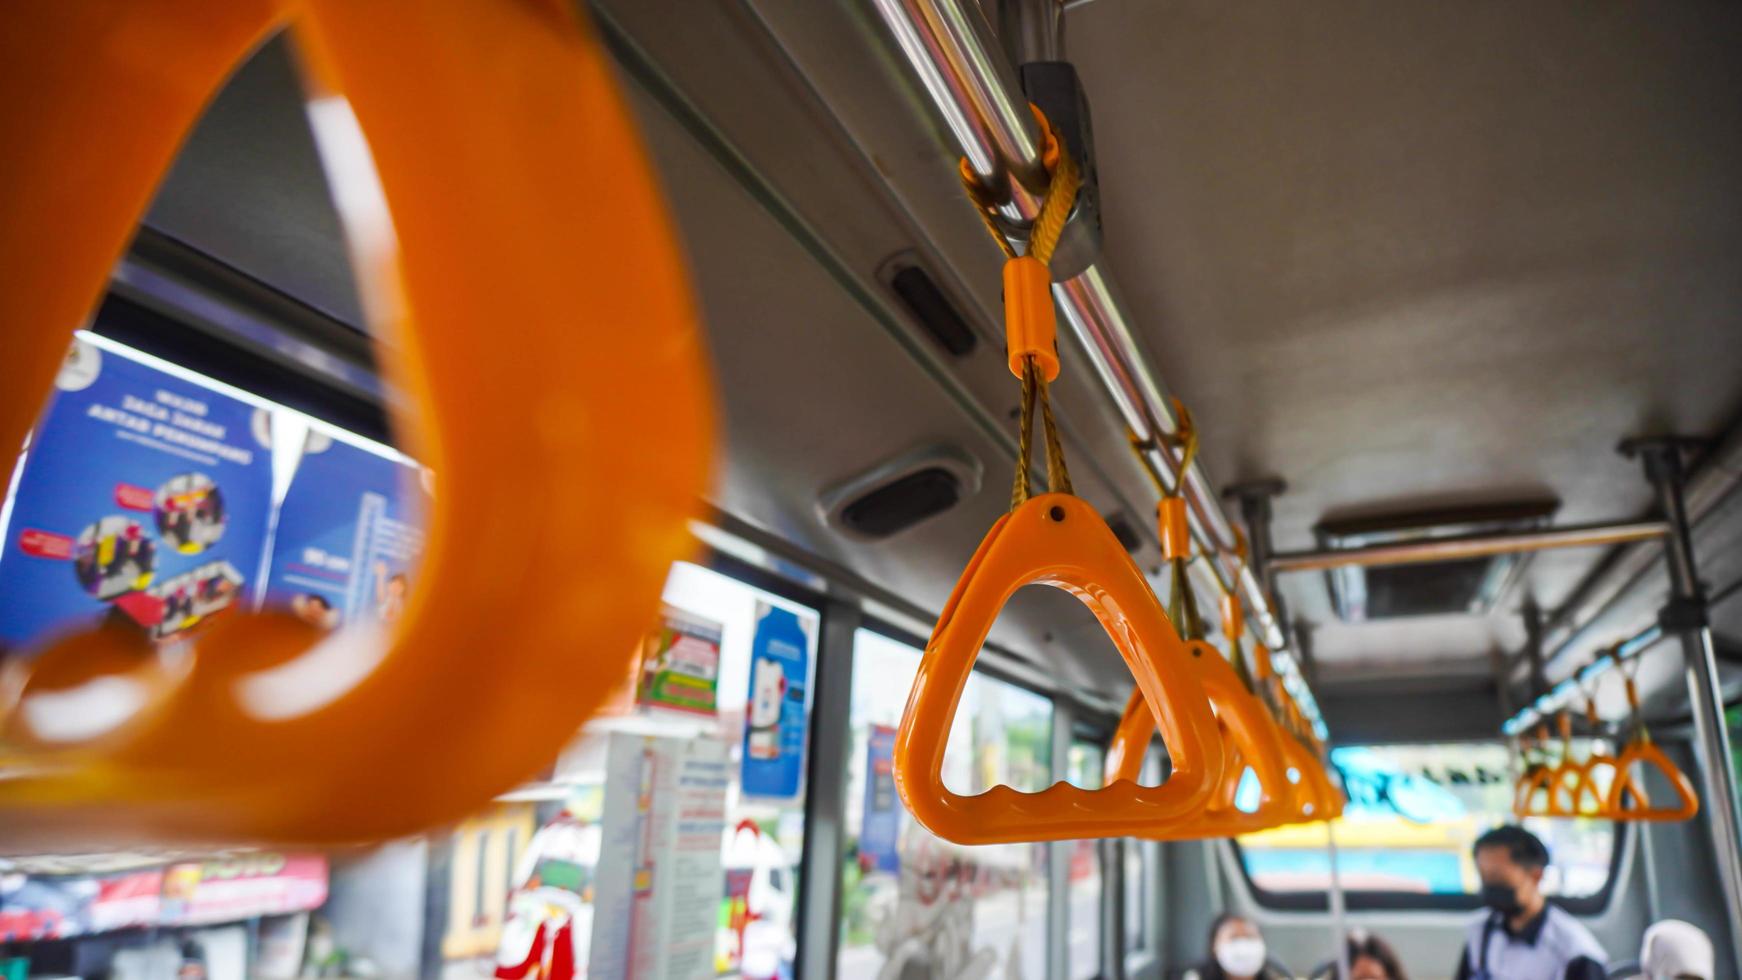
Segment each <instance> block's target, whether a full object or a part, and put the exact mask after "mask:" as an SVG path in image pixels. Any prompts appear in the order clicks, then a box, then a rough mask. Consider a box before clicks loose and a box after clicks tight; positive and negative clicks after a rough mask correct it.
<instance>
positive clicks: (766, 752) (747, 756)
mask: <svg viewBox="0 0 1742 980" xmlns="http://www.w3.org/2000/svg"><path fill="white" fill-rule="evenodd" d="M809 676H810V634H809V633H807V632H806V631H805V628H804V624H803V623H801V622H800V621H799V618H798V616H797V614H795V613H792V612H789V611H787V610H785V609H780V608H778V607H775V606H771V605H769V604H768V603H765V602H760V601H758V602H757V604H756V635H755V637H754V638H753V639H752V640H751V641H750V695H749V707H748V708H747V709H746V711H745V721H744V761H743V769H742V774H741V785H742V786H743V790H744V794H745V795H746V796H762V797H770V798H774V799H791V798H792V797H795V796H797V795H798V790H799V785H800V783H801V782H802V780H803V777H804V747H805V728H806V726H807V725H808V722H809V718H808V716H807V713H806V708H805V687H806V681H807V679H808V678H809Z"/></svg>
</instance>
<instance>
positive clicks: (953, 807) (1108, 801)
mask: <svg viewBox="0 0 1742 980" xmlns="http://www.w3.org/2000/svg"><path fill="white" fill-rule="evenodd" d="M1036 583H1039V584H1043V585H1050V586H1053V587H1055V588H1059V589H1063V590H1065V591H1067V592H1069V593H1071V594H1072V595H1075V596H1076V597H1077V598H1078V599H1079V600H1081V601H1082V603H1083V604H1084V605H1085V606H1088V607H1089V610H1090V611H1091V612H1093V613H1094V614H1095V618H1096V619H1098V620H1100V622H1101V625H1102V627H1103V628H1104V629H1106V631H1107V634H1108V636H1109V637H1110V638H1111V639H1112V641H1113V645H1114V646H1115V647H1117V648H1118V650H1119V653H1120V655H1121V656H1122V657H1123V658H1124V660H1125V664H1126V666H1127V667H1128V668H1129V669H1130V670H1131V673H1132V676H1133V677H1134V678H1135V680H1136V681H1137V687H1138V689H1139V690H1140V691H1141V692H1142V693H1143V696H1144V698H1145V699H1147V700H1148V701H1149V703H1151V704H1160V705H1165V706H1166V708H1167V710H1166V712H1165V713H1164V714H1163V715H1162V719H1161V728H1162V736H1163V738H1164V740H1165V741H1166V744H1167V747H1168V753H1169V756H1170V758H1171V759H1172V760H1173V774H1172V776H1171V777H1170V778H1169V779H1168V781H1167V782H1166V783H1165V784H1164V785H1162V786H1153V787H1140V786H1137V785H1136V784H1135V783H1130V782H1121V783H1115V784H1113V785H1111V786H1107V787H1104V788H1102V789H1098V790H1083V789H1078V788H1077V787H1074V786H1070V785H1068V784H1065V783H1059V784H1057V785H1054V786H1052V787H1050V788H1048V789H1046V790H1043V791H1041V792H1039V793H1020V792H1017V791H1016V790H1013V789H1011V788H1009V787H1007V786H995V787H993V788H992V789H990V790H988V791H986V792H984V793H981V794H978V795H975V796H962V795H959V794H956V793H954V792H951V791H950V790H949V789H947V788H946V787H945V786H944V784H943V774H942V773H943V762H944V749H945V746H946V743H947V741H948V736H949V733H950V726H951V724H952V722H953V721H954V720H955V715H956V706H957V704H958V703H959V702H960V700H961V697H962V689H963V688H964V687H965V686H966V685H967V682H968V675H969V672H970V671H971V670H972V668H973V666H974V659H975V657H977V656H978V655H979V652H980V646H981V645H982V644H983V643H984V642H985V641H986V635H987V633H988V632H990V631H991V628H992V621H993V619H994V618H995V617H996V616H997V615H998V612H999V610H1001V609H1003V608H1004V604H1005V603H1006V602H1008V601H1009V599H1010V597H1011V596H1012V595H1014V594H1015V593H1016V591H1017V590H1018V589H1020V588H1022V587H1023V586H1025V585H1030V584H1036ZM1222 753H1223V748H1222V745H1221V742H1220V739H1219V738H1218V736H1217V734H1216V718H1215V715H1214V714H1213V713H1212V712H1211V710H1210V702H1209V700H1208V698H1207V697H1206V696H1205V694H1204V689H1203V686H1202V685H1201V684H1200V683H1199V682H1198V680H1197V678H1196V676H1195V671H1194V669H1193V667H1192V665H1191V655H1190V654H1189V653H1188V652H1187V651H1186V649H1185V645H1184V644H1183V643H1182V642H1181V641H1180V638H1179V636H1178V634H1176V633H1175V632H1174V630H1173V627H1172V626H1171V625H1169V624H1168V621H1167V617H1166V616H1165V615H1164V614H1163V613H1162V611H1161V606H1160V604H1159V603H1158V602H1157V601H1156V599H1155V593H1154V592H1153V591H1151V590H1150V587H1149V583H1148V582H1147V581H1146V580H1145V579H1144V577H1143V573H1142V572H1140V571H1139V570H1138V568H1137V566H1136V565H1134V564H1132V561H1131V556H1130V555H1129V554H1128V553H1127V552H1126V551H1125V548H1124V546H1123V545H1121V544H1120V543H1119V539H1118V538H1116V537H1114V536H1113V532H1112V531H1111V530H1110V529H1109V528H1108V527H1107V524H1106V522H1105V521H1103V520H1102V519H1101V516H1100V515H1099V514H1097V513H1096V512H1095V509H1094V508H1093V507H1091V506H1089V505H1088V504H1087V503H1085V502H1084V501H1083V500H1081V499H1079V498H1077V497H1073V496H1071V495H1069V494H1061V493H1049V494H1042V495H1040V496H1037V497H1032V498H1030V499H1029V500H1028V501H1027V502H1026V503H1024V504H1022V505H1021V506H1020V507H1017V508H1016V509H1015V510H1014V511H1012V512H1010V513H1009V514H1007V515H1005V516H1004V517H1002V518H1000V519H999V521H998V523H996V524H994V525H993V526H992V530H991V531H989V532H988V533H987V535H986V537H985V539H984V540H983V541H981V542H980V547H979V550H977V551H976V552H975V553H974V557H973V559H972V560H970V562H969V563H968V567H967V569H966V570H965V571H964V572H963V573H962V577H961V579H960V580H959V581H958V582H957V583H956V588H955V591H954V592H953V593H952V594H951V595H950V598H949V601H948V603H946V604H945V606H944V610H943V614H942V615H941V616H940V617H939V618H938V624H937V628H936V629H935V630H933V632H932V636H931V640H930V641H929V642H928V643H927V644H926V649H925V655H924V657H923V658H922V659H921V661H920V665H919V673H918V675H917V676H916V677H915V679H914V685H913V693H912V694H911V695H910V696H909V697H908V701H907V709H906V711H905V712H903V714H902V717H901V728H900V730H899V731H898V732H897V734H896V737H895V786H896V789H897V790H898V791H899V792H900V794H901V799H902V802H903V803H905V804H906V805H907V808H908V810H909V811H910V812H911V813H912V814H913V816H914V818H915V819H916V820H918V821H919V822H920V823H921V824H922V825H924V826H925V828H926V829H928V830H930V831H931V832H932V833H934V834H936V835H938V836H939V837H942V838H944V839H945V840H949V841H953V842H955V843H958V844H999V843H1012V842H1019V841H1042V840H1071V839H1075V838H1088V837H1122V836H1127V835H1131V834H1136V833H1139V832H1141V831H1142V830H1144V829H1145V828H1147V827H1150V826H1153V825H1154V824H1156V823H1157V822H1160V821H1166V820H1170V819H1175V818H1177V817H1179V816H1180V815H1181V814H1184V813H1188V812H1190V811H1192V810H1194V809H1196V808H1198V807H1200V806H1203V805H1204V804H1205V803H1206V802H1207V801H1208V800H1209V799H1210V797H1211V795H1212V794H1213V793H1214V792H1215V790H1216V789H1217V787H1218V785H1219V780H1220V779H1221V776H1222V762H1223V754H1222Z"/></svg>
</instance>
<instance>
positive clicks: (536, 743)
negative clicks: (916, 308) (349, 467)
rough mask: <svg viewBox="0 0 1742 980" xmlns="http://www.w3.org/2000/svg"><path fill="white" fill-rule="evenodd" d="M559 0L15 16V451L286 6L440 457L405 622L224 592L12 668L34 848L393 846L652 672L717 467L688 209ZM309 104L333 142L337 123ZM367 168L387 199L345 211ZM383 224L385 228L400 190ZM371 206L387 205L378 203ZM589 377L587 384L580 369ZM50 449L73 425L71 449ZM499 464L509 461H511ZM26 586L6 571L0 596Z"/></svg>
mask: <svg viewBox="0 0 1742 980" xmlns="http://www.w3.org/2000/svg"><path fill="white" fill-rule="evenodd" d="M576 10H577V5H575V4H573V3H568V2H556V0H444V2H440V3H431V2H428V0H370V2H368V3H358V2H355V0H155V2H151V3H140V2H137V0H55V2H49V3H25V4H16V5H7V7H6V9H5V10H4V12H3V13H0V18H3V19H4V29H3V30H0V91H5V92H7V93H8V96H9V97H8V98H6V99H5V100H3V101H0V145H4V146H5V147H6V150H5V152H4V153H0V214H4V215H5V216H6V220H5V221H4V222H3V223H0V268H5V269H7V270H8V272H9V273H10V274H11V275H12V276H13V277H14V278H13V280H12V281H13V283H14V284H15V285H13V286H9V287H8V288H6V289H4V290H0V325H3V326H0V364H4V365H5V366H6V371H7V375H8V376H7V383H6V384H5V385H0V453H4V454H6V455H5V458H6V459H8V460H10V459H11V456H10V453H12V452H13V451H15V449H16V448H17V447H19V446H22V445H24V443H25V439H26V435H27V433H28V432H29V431H30V428H31V426H32V425H33V423H34V421H35V419H36V416H37V413H38V411H39V410H40V408H41V405H42V403H43V396H44V393H46V392H47V391H49V389H50V383H51V381H52V379H53V378H54V376H55V372H56V370H57V367H58V366H59V364H60V361H61V358H62V357H63V355H64V354H65V351H66V349H67V345H68V342H69V340H70V339H71V334H72V332H73V330H74V329H75V328H78V327H80V326H81V325H83V324H84V323H85V322H86V321H87V320H88V318H89V317H90V316H91V314H92V311H93V310H94V309H95V307H96V304H97V302H98V300H99V298H100V297H101V295H102V294H103V291H104V289H105V287H106V284H107V281H108V277H109V275H110V272H111V270H112V269H113V267H114V265H115V263H116V261H117V260H118V259H119V258H120V256H121V254H122V252H123V250H124V249H125V248H126V246H127V243H128V241H129V240H130V238H131V237H132V235H133V232H134V229H135V228H136V227H137V225H138V222H139V220H140V216H141V215H142V214H143V213H144V212H145V209H146V207H147V204H148V203H149V202H150V200H151V198H152V195H153V192H154V190H155V188H156V186H157V184H158V183H159V181H160V180H161V178H162V176H163V174H164V173H165V171H166V170H167V169H168V167H169V165H170V163H171V161H172V160H173V159H174V157H175V155H176V152H177V150H178V148H179V147H180V145H181V143H182V142H183V140H184V139H185V138H186V136H187V134H188V132H189V131H190V130H191V129H192V128H193V126H194V123H195V122H196V121H197V120H198V118H199V116H200V114H201V112H202V110H203V108H204V107H205V105H206V104H207V103H208V102H209V101H210V99H211V97H212V95H213V94H214V93H215V92H216V91H217V90H218V88H219V87H220V86H221V85H222V84H223V83H224V80H225V79H226V78H227V77H228V76H229V74H230V73H231V72H232V71H233V70H234V69H235V68H236V66H237V65H239V64H240V63H241V62H242V61H243V60H244V59H245V58H247V57H248V55H249V53H250V52H251V51H252V50H253V49H254V48H255V47H256V46H257V45H259V44H260V43H262V42H263V41H264V39H266V38H268V37H269V36H271V35H272V34H273V33H275V32H277V31H279V30H280V29H284V28H288V29H290V31H291V35H292V37H293V39H294V41H295V44H296V49H297V51H298V53H299V54H300V55H301V56H302V60H303V63H304V66H305V69H306V71H305V76H306V78H307V81H308V84H307V87H308V89H309V90H310V91H309V102H310V107H311V112H310V115H311V117H314V118H315V119H316V120H317V122H320V121H323V120H324V121H327V122H331V121H333V120H334V119H335V118H340V119H343V118H350V119H354V125H351V126H350V130H351V131H353V135H357V134H358V133H360V136H361V140H354V141H353V145H348V146H347V147H345V148H346V149H348V150H353V151H354V150H356V149H358V147H360V146H362V144H363V143H366V149H364V150H363V153H364V154H365V159H366V158H367V157H372V158H373V165H374V171H375V172H374V174H372V175H371V174H369V173H368V172H367V171H368V167H367V165H364V166H363V168H362V169H363V171H364V172H363V173H362V174H361V175H359V174H358V173H357V172H356V171H357V169H358V168H357V167H356V163H357V156H356V154H355V153H351V154H349V155H347V154H344V153H341V154H337V155H336V159H338V160H339V163H340V165H339V166H334V167H329V170H330V177H331V180H332V182H333V183H334V185H335V192H336V193H335V198H336V200H337V203H339V204H340V206H341V212H342V215H341V217H342V218H343V219H344V220H345V224H346V230H347V232H348V233H349V235H350V237H351V239H352V246H353V255H352V258H353V264H354V266H355V267H356V268H357V269H358V270H359V276H358V278H359V286H360V289H361V292H362V294H363V295H364V298H365V300H366V301H367V302H366V305H367V306H368V309H369V314H370V317H369V318H370V328H371V333H372V334H373V335H375V336H377V337H387V338H390V343H389V345H388V346H386V347H385V348H384V349H383V351H382V354H383V357H382V361H383V362H384V365H385V370H386V371H387V373H388V377H389V379H390V380H391V381H392V382H393V383H394V384H395V386H396V387H397V389H398V390H399V391H400V392H402V393H403V394H404V395H405V396H406V399H405V403H406V407H405V408H404V410H403V411H401V412H400V413H399V414H398V416H397V417H396V418H395V426H396V431H397V432H398V435H399V437H400V442H401V444H402V445H404V447H405V448H406V450H407V451H408V452H410V453H412V454H413V455H415V456H417V457H418V458H419V459H421V460H423V461H424V462H426V463H428V464H429V465H430V466H431V467H432V468H434V469H435V470H436V471H437V472H439V473H440V475H441V484H440V486H439V487H438V488H437V489H438V493H437V494H436V496H435V499H434V503H433V507H432V510H431V513H430V515H429V522H430V523H429V528H428V539H427V547H426V549H425V552H424V556H423V559H422V564H421V567H420V571H419V576H420V583H419V588H418V589H417V590H416V591H414V593H413V594H412V596H411V597H410V605H409V607H408V608H407V610H406V611H405V613H404V615H403V616H401V617H400V619H399V621H398V623H397V624H396V626H395V627H394V628H393V629H392V631H391V633H390V634H387V633H371V632H367V631H359V630H345V631H341V632H339V633H335V634H331V635H327V634H323V633H321V632H320V631H319V630H318V629H315V628H313V627H309V626H307V625H305V624H303V623H301V622H300V621H299V620H297V619H295V618H294V617H292V616H290V615H288V614H275V613H271V612H267V613H259V614H248V613H243V612H241V611H239V610H232V611H231V612H228V613H226V614H225V615H224V616H223V617H220V618H219V619H218V620H217V621H216V622H215V623H214V624H213V626H212V627H211V628H210V629H208V630H205V631H203V632H201V633H198V634H197V635H196V636H195V637H194V638H193V639H191V640H190V641H188V642H187V643H185V644H181V645H178V646H176V647H174V648H163V649H160V648H157V647H154V646H153V645H151V644H150V643H149V642H147V641H145V640H143V639H142V638H138V637H133V636H129V635H125V634H122V633H118V632H115V631H110V630H95V629H94V630H91V631H86V632H79V633H73V634H70V635H64V634H63V635H59V636H56V637H53V638H51V639H50V640H49V641H47V643H46V644H45V645H43V646H41V647H39V648H37V649H33V650H26V651H13V655H12V656H10V657H9V658H8V659H7V660H6V661H5V669H4V671H3V672H0V824H4V825H5V826H6V830H7V832H6V840H5V842H4V846H5V847H6V848H7V849H9V850H13V851H32V850H37V851H40V850H72V849H81V848H89V847H92V846H96V847H100V848H103V849H112V848H117V847H131V846H140V845H162V844H183V845H210V844H215V843H230V842H304V843H325V842H342V841H351V840H361V839H370V838H381V837H388V836H394V835H399V834H404V833H408V832H412V831H417V830H420V829H422V828H424V827H427V826H429V825H432V824H435V823H438V822H443V821H448V820H453V819H458V818H460V817H462V816H464V815H465V814H467V813H468V812H471V811H472V810H473V809H475V808H476V807H477V806H479V805H481V804H482V803H484V802H486V801H487V800H489V799H490V798H491V797H492V796H493V795H495V794H497V793H500V792H503V791H505V790H507V789H509V788H511V787H512V786H514V785H515V784H516V783H518V782H520V781H522V780H525V779H527V778H529V777H532V776H534V775H535V774H536V773H537V772H538V771H539V769H540V768H541V767H543V766H545V765H548V763H549V762H550V760H551V759H553V758H554V757H555V756H556V754H557V752H558V751H559V750H560V749H561V747H562V746H563V744H565V743H566V742H567V741H568V740H569V739H571V738H572V737H573V736H574V734H575V733H576V731H577V730H578V729H579V728H580V726H581V724H582V723H583V722H584V721H586V719H587V718H588V717H590V716H591V715H592V714H593V713H594V712H596V711H597V710H598V708H599V707H600V706H601V704H602V703H603V702H604V700H605V699H606V697H607V695H608V694H609V692H611V691H612V690H613V689H614V688H616V687H617V685H618V683H619V681H620V680H621V678H622V677H623V676H624V675H625V674H626V673H627V672H628V670H629V666H630V663H629V661H630V659H631V658H632V657H633V656H634V651H635V650H636V647H637V640H638V639H639V637H640V634H641V632H642V631H643V630H644V629H645V628H646V627H647V625H648V624H649V623H650V622H652V621H653V620H654V617H655V616H656V614H657V611H658V602H659V595H660V589H661V586H662V584H663V582H664V579H665V576H666V574H667V573H668V571H669V569H670V567H671V563H672V562H673V561H674V560H676V559H678V558H680V557H683V556H684V555H686V554H687V553H688V552H689V551H690V549H691V547H692V540H691V537H690V534H689V531H688V524H687V522H688V520H689V518H690V517H692V516H693V515H694V514H695V513H696V511H697V509H698V501H699V500H700V497H701V494H702V492H703V491H704V490H705V486H706V480H707V474H708V472H709V468H710V462H711V456H712V450H713V444H714V438H713V436H714V433H713V425H712V416H713V412H712V401H713V400H712V390H711V382H710V379H709V376H708V372H707V370H706V368H705V364H706V359H705V354H704V351H703V349H702V343H701V337H700V331H699V330H698V328H697V320H696V316H695V309H694V303H693V300H692V296H691V293H690V289H689V285H688V280H687V276H686V274H685V271H684V269H683V266H682V262H681V261H680V257H679V253H678V249H677V247H676V242H675V239H674V236H673V234H672V230H671V222H670V220H669V216H668V214H667V212H666V209H665V206H664V204H663V202H662V200H661V198H660V195H659V193H658V192H657V190H656V188H655V185H654V181H653V177H652V170H651V167H650V166H649V163H648V161H647V159H646V157H645V154H644V152H643V149H642V147H641V144H640V141H639V139H638V138H637V136H636V133H635V132H634V128H633V126H632V123H631V119H630V117H629V115H628V113H627V111H626V110H625V107H624V106H623V104H622V102H621V100H620V98H619V95H618V93H617V90H616V85H615V83H614V81H613V79H612V71H611V68H610V65H609V64H608V62H607V61H606V59H605V57H604V55H603V52H602V50H601V49H600V47H599V46H598V44H597V43H596V42H595V40H594V39H593V37H592V36H591V33H590V31H589V30H588V29H587V27H586V25H585V24H583V23H581V22H580V21H579V20H578V19H577V17H578V14H577V13H576ZM345 128H346V127H345V126H344V125H340V126H338V127H337V128H336V130H331V131H324V130H322V128H321V126H319V125H317V127H316V129H317V133H316V135H317V138H320V139H322V141H323V146H322V149H323V155H325V151H327V150H328V149H330V148H331V147H330V144H329V143H328V142H327V139H328V137H329V136H331V135H332V132H335V131H336V132H340V133H341V135H342V133H343V131H344V130H345ZM359 189H361V191H362V195H363V197H364V198H369V197H373V198H375V200H365V201H364V205H365V206H363V207H361V208H352V207H350V206H349V205H350V204H351V202H353V201H356V200H358V193H357V192H358V190H359ZM382 204H384V205H385V209H386V213H387V215H388V216H389V217H390V227H384V226H383V224H382V223H381V221H380V218H381V205H382ZM370 205H373V206H370ZM577 379H578V380H577ZM42 451H44V452H48V451H51V450H49V449H46V448H45V449H43V450H42ZM504 474H513V475H514V476H513V479H505V478H504ZM3 601H5V598H4V597H0V602H3Z"/></svg>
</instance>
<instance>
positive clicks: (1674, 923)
mask: <svg viewBox="0 0 1742 980" xmlns="http://www.w3.org/2000/svg"><path fill="white" fill-rule="evenodd" d="M1716 968H1717V956H1716V954H1714V953H1713V951H1712V941H1711V940H1710V939H1708V938H1707V937H1706V934H1705V933H1704V932H1701V931H1700V927H1699V926H1696V925H1694V924H1692V923H1689V922H1683V921H1681V920H1680V919H1664V920H1663V921H1661V922H1656V923H1653V924H1652V925H1651V927H1650V928H1648V929H1646V930H1645V939H1644V940H1643V941H1641V942H1640V944H1639V973H1640V975H1641V976H1642V977H1647V978H1649V980H1712V978H1713V976H1714V975H1715V971H1716Z"/></svg>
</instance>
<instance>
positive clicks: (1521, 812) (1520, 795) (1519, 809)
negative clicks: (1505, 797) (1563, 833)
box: [1512, 763, 1556, 817]
mask: <svg viewBox="0 0 1742 980" xmlns="http://www.w3.org/2000/svg"><path fill="white" fill-rule="evenodd" d="M1538 794H1541V797H1542V801H1541V803H1540V804H1539V803H1538V802H1537V796H1538ZM1553 795H1554V767H1553V766H1550V765H1548V764H1546V763H1539V764H1537V765H1534V766H1532V767H1530V768H1529V769H1527V770H1525V772H1524V775H1522V776H1520V777H1519V779H1518V786H1517V788H1516V789H1515V790H1514V792H1513V797H1512V812H1513V813H1515V814H1517V815H1518V816H1520V817H1552V816H1555V815H1556V814H1555V813H1554V812H1553V809H1552V803H1551V800H1552V797H1553Z"/></svg>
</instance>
